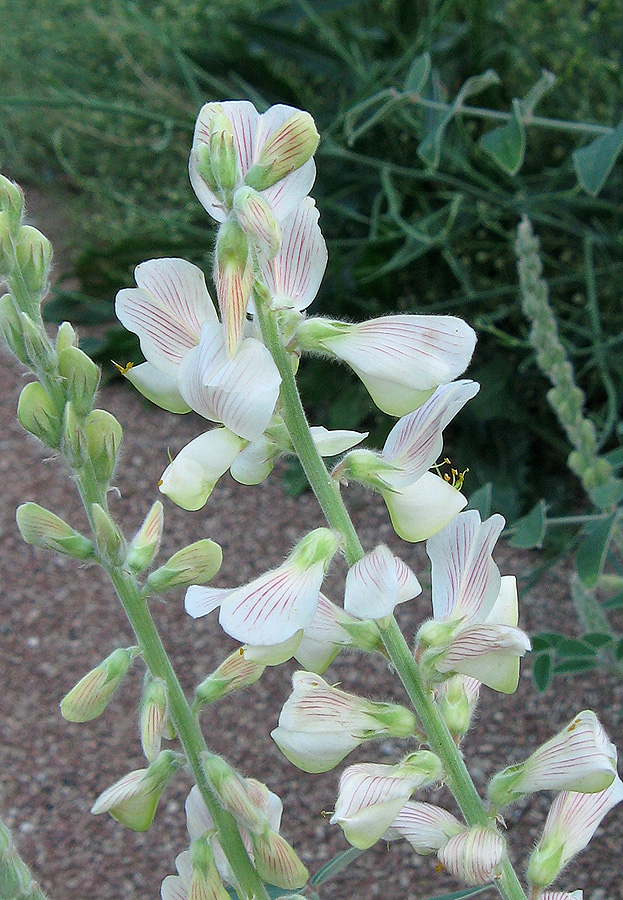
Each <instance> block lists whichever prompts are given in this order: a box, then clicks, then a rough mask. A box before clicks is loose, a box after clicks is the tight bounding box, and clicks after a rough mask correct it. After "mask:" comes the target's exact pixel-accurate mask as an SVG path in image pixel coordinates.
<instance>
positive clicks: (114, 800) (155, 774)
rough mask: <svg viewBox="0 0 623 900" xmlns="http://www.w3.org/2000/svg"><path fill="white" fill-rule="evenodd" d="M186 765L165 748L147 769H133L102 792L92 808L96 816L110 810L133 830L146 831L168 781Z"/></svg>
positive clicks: (114, 817) (113, 815) (177, 755)
mask: <svg viewBox="0 0 623 900" xmlns="http://www.w3.org/2000/svg"><path fill="white" fill-rule="evenodd" d="M182 765H183V761H182V759H181V757H180V755H179V754H177V753H173V751H171V750H163V751H162V753H160V755H159V756H158V758H157V759H156V760H155V761H154V762H153V763H152V764H151V765H150V766H149V768H148V769H137V770H136V771H134V772H130V773H129V774H128V775H126V776H125V777H124V778H122V779H121V780H120V781H118V782H117V783H116V784H113V786H112V787H109V788H108V790H106V791H104V793H103V794H101V795H100V796H99V797H98V798H97V800H96V801H95V803H94V804H93V807H92V809H91V812H92V813H93V815H95V816H97V815H100V814H101V813H104V812H109V813H110V815H111V816H112V817H113V819H116V820H117V821H118V822H121V823H122V825H125V826H126V827H127V828H131V829H132V830H133V831H147V829H148V828H149V826H150V825H151V823H152V821H153V818H154V815H155V814H156V809H157V807H158V803H159V801H160V797H161V796H162V792H163V790H164V789H165V787H166V785H167V784H168V782H169V781H170V780H171V778H172V777H173V775H174V774H175V772H176V771H177V769H179V768H180V767H181V766H182Z"/></svg>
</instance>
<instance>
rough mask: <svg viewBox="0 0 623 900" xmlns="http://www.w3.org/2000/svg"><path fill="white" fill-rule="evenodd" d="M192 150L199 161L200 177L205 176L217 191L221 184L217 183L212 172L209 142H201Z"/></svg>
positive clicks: (212, 189) (209, 185)
mask: <svg viewBox="0 0 623 900" xmlns="http://www.w3.org/2000/svg"><path fill="white" fill-rule="evenodd" d="M192 152H193V153H194V154H195V160H196V162H197V172H198V173H199V175H200V177H201V178H203V180H204V181H205V183H206V184H207V185H208V187H209V188H210V190H211V191H213V192H214V193H217V192H218V190H219V186H218V184H217V183H216V179H215V177H214V175H213V173H212V165H211V164H210V148H209V147H208V146H207V144H200V146H199V147H197V148H196V149H195V150H193V151H192Z"/></svg>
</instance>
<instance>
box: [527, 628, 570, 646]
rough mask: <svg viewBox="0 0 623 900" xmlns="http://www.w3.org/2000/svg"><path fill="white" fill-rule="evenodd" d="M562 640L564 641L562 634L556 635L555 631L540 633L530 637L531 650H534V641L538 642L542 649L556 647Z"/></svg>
mask: <svg viewBox="0 0 623 900" xmlns="http://www.w3.org/2000/svg"><path fill="white" fill-rule="evenodd" d="M564 640H566V638H565V636H564V634H558V632H556V631H540V632H539V633H538V634H535V635H533V636H532V643H533V647H532V649H533V650H534V649H536V648H535V647H534V642H535V641H539V642H540V643H541V644H543V646H544V647H557V646H558V644H560V643H561V641H564Z"/></svg>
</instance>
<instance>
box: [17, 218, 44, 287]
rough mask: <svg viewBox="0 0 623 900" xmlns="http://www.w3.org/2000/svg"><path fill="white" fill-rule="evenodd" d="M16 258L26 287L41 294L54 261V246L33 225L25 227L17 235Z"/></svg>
mask: <svg viewBox="0 0 623 900" xmlns="http://www.w3.org/2000/svg"><path fill="white" fill-rule="evenodd" d="M16 241H17V243H16V245H15V258H16V260H17V264H18V266H19V267H20V269H21V272H22V276H23V278H24V281H25V283H26V287H27V288H28V290H29V291H33V293H40V292H41V291H42V290H43V289H44V287H45V285H46V282H47V280H48V273H49V271H50V263H51V261H52V245H51V244H50V242H49V240H48V239H47V237H46V236H45V235H44V234H41V232H40V231H39V230H38V229H37V228H33V227H32V225H23V226H22V227H21V228H20V230H19V231H18V233H17V237H16Z"/></svg>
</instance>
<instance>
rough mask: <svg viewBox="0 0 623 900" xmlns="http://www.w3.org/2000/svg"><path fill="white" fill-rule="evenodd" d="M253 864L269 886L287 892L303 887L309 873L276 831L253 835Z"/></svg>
mask: <svg viewBox="0 0 623 900" xmlns="http://www.w3.org/2000/svg"><path fill="white" fill-rule="evenodd" d="M251 840H252V843H253V862H254V865H255V868H256V870H257V874H258V875H259V876H260V878H261V879H262V880H263V881H266V882H267V883H268V884H274V885H275V886H276V887H280V888H285V889H286V890H296V889H297V888H301V887H303V885H304V884H305V882H306V881H307V878H308V876H309V873H308V871H307V869H306V868H305V866H304V865H303V863H302V862H301V860H300V859H299V858H298V856H297V855H296V853H295V852H294V850H293V849H292V847H291V846H290V844H288V842H287V841H286V840H285V838H282V837H281V835H280V834H277V832H276V831H271V830H269V829H267V830H266V831H265V832H264V833H263V834H252V835H251Z"/></svg>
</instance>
